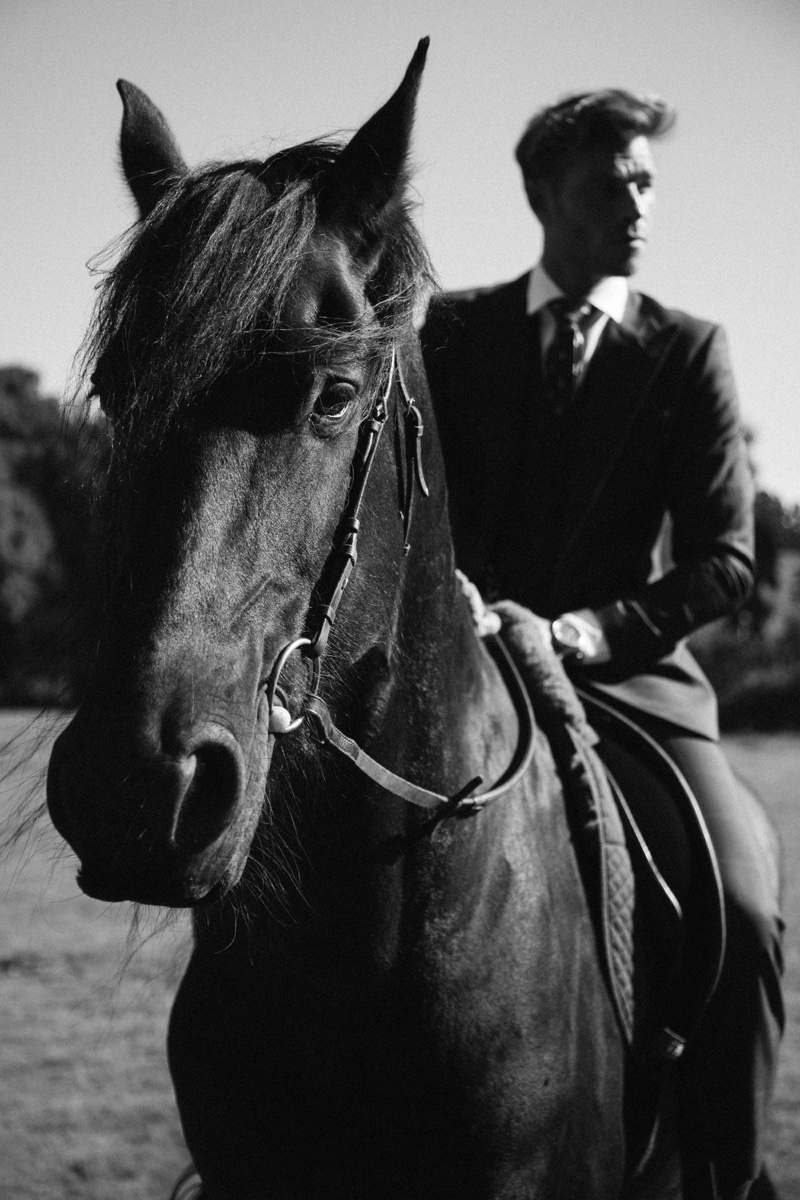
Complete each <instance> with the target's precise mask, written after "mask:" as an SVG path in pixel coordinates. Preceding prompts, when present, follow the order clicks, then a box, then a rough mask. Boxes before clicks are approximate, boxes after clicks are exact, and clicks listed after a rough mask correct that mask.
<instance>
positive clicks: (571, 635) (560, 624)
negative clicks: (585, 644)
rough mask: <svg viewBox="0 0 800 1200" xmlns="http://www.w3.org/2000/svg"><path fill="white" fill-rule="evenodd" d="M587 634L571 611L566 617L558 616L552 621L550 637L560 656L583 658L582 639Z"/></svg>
mask: <svg viewBox="0 0 800 1200" xmlns="http://www.w3.org/2000/svg"><path fill="white" fill-rule="evenodd" d="M584 635H585V630H584V629H583V626H582V625H581V624H579V623H578V622H577V621H576V620H574V619H573V618H572V617H571V616H570V615H569V613H568V614H567V615H566V616H564V617H556V619H555V621H551V623H550V637H551V639H552V642H553V649H554V650H555V652H556V654H557V655H558V656H559V658H573V659H577V660H579V659H581V658H583V651H582V649H581V641H582V639H583V637H584Z"/></svg>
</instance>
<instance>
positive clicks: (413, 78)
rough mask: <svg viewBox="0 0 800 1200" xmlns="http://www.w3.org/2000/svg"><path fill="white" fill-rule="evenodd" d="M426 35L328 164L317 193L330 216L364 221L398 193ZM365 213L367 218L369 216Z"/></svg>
mask: <svg viewBox="0 0 800 1200" xmlns="http://www.w3.org/2000/svg"><path fill="white" fill-rule="evenodd" d="M429 42H430V38H426V37H425V38H422V40H421V41H420V42H419V43H418V45H417V48H416V50H415V51H414V56H413V58H412V59H411V62H410V63H409V64H408V68H407V69H406V73H405V75H404V76H403V81H402V83H401V84H400V86H399V88H398V89H397V91H396V92H395V93H394V95H393V96H391V97H390V99H389V100H387V101H386V103H385V104H384V105H383V107H382V108H379V109H378V111H377V112H376V113H375V114H374V115H373V116H372V117H370V119H369V120H368V121H367V122H366V124H365V125H362V126H361V128H360V129H359V130H358V132H357V133H356V134H355V135H354V137H353V138H352V139H351V141H350V142H348V144H347V145H346V146H345V148H344V150H343V151H342V153H341V154H340V155H339V157H338V158H337V159H336V161H335V163H334V164H333V166H332V167H331V168H330V172H329V175H328V179H327V180H326V184H325V189H324V192H323V194H322V196H321V201H322V206H323V211H326V210H327V213H328V215H330V216H332V217H333V218H334V219H337V218H345V219H348V220H355V221H356V222H358V221H359V220H360V221H363V220H364V218H365V217H367V220H368V223H370V224H371V223H373V222H374V219H375V218H377V217H380V216H381V215H382V214H383V213H384V212H385V210H386V209H387V208H389V207H390V206H391V205H392V204H393V203H394V202H396V201H399V200H401V199H402V195H403V189H404V187H405V183H406V164H407V160H408V151H409V146H410V143H411V130H412V127H413V124H414V107H415V104H416V99H417V92H418V91H419V85H420V80H421V78H422V72H423V69H424V67H425V58H426V56H427V53H428V43H429ZM370 218H371V220H370Z"/></svg>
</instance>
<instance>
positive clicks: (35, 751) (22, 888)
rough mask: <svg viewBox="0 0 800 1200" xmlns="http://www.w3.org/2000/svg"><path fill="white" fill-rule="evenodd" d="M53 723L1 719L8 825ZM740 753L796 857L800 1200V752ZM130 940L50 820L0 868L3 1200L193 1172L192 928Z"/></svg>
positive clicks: (785, 1155) (736, 744)
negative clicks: (178, 1101) (7, 766)
mask: <svg viewBox="0 0 800 1200" xmlns="http://www.w3.org/2000/svg"><path fill="white" fill-rule="evenodd" d="M52 721H53V719H52V718H47V719H45V720H36V721H33V720H32V718H31V716H30V714H24V713H8V712H5V713H4V712H0V745H3V744H5V743H7V742H8V741H9V739H14V741H13V743H12V752H11V753H10V754H9V755H8V756H7V757H8V760H9V763H11V762H12V761H15V762H21V763H23V764H24V765H23V766H19V767H17V769H16V770H14V771H12V772H11V774H10V775H7V777H6V778H5V779H4V780H3V782H2V784H1V785H0V822H1V821H3V820H4V819H5V818H6V817H7V815H8V814H9V813H10V811H11V809H12V808H13V806H14V805H15V804H16V803H17V802H18V801H19V799H20V797H21V796H25V795H27V794H29V793H30V794H32V795H34V796H35V795H36V794H40V789H41V772H42V769H43V767H44V765H45V763H46V759H47V749H48V745H49V741H50V740H51V739H52V736H53V729H54V727H53V723H52ZM727 746H728V750H729V753H730V756H731V759H732V761H733V764H734V766H735V767H736V769H737V770H738V771H739V772H740V773H741V774H742V775H743V776H744V777H745V778H746V779H747V780H748V781H749V782H750V783H751V784H752V785H753V787H754V788H755V789H756V790H757V791H758V792H759V794H760V795H762V796H763V797H764V799H765V801H766V803H767V805H768V808H769V810H770V812H771V813H772V815H773V817H774V819H775V821H776V823H777V825H778V827H779V829H780V830H781V835H782V838H783V843H784V851H785V860H786V868H787V871H786V873H787V887H786V893H785V905H784V907H785V915H786V919H787V925H788V933H787V955H786V959H787V961H786V984H787V987H786V993H787V1001H788V1012H789V1027H788V1030H787V1036H786V1042H785V1049H784V1055H783V1064H782V1069H781V1076H780V1080H779V1088H778V1096H777V1102H776V1106H775V1115H774V1120H773V1127H772V1129H771V1131H770V1165H771V1168H772V1172H773V1175H774V1178H775V1180H776V1182H777V1183H778V1185H779V1189H780V1195H781V1197H782V1200H800V873H799V872H798V864H800V738H798V737H790V736H775V737H767V736H753V737H738V738H729V739H727ZM129 926H130V911H129V909H128V907H127V906H121V905H112V906H108V905H102V904H98V903H97V902H95V901H91V900H88V899H87V898H86V897H84V896H82V895H81V894H80V892H79V890H78V888H77V886H76V885H75V883H74V862H73V861H72V860H71V858H70V856H69V855H68V854H67V853H66V852H64V851H63V850H62V848H61V846H60V842H59V839H58V837H57V836H56V834H55V833H54V832H53V831H52V829H51V828H50V827H49V825H48V823H47V822H46V821H43V822H41V829H40V830H39V829H37V831H36V832H35V833H34V834H32V835H31V837H30V838H29V839H28V840H27V841H26V842H25V843H24V844H23V845H22V846H21V847H19V848H18V849H17V850H16V851H15V852H14V853H13V854H11V855H10V856H8V857H7V858H6V859H5V861H3V862H2V863H0V1030H2V1036H0V1079H2V1090H1V1091H0V1200H73V1198H75V1200H164V1198H165V1197H166V1196H168V1195H169V1191H170V1188H171V1186H172V1184H173V1182H174V1181H175V1179H176V1177H177V1176H178V1174H179V1173H180V1171H181V1169H182V1168H183V1167H184V1166H185V1164H186V1161H187V1155H186V1150H185V1147H184V1146H183V1142H182V1138H181V1132H180V1125H179V1122H178V1117H177V1113H176V1111H175V1106H174V1103H173V1100H172V1092H171V1087H170V1083H169V1078H168V1075H167V1069H166V1062H165V1054H164V1041H165V1036H166V1023H167V1014H168V1012H169V1006H170V1002H171V996H172V993H173V991H174V989H175V986H176V984H177V980H178V978H179V976H180V973H181V969H182V963H183V961H184V960H185V955H186V953H187V949H188V932H187V925H186V922H185V919H183V920H181V921H178V922H176V923H174V924H172V925H171V926H169V927H167V928H166V929H162V930H160V931H157V932H156V933H155V935H154V936H152V937H150V938H146V939H145V940H144V941H143V942H142V941H141V939H139V942H138V948H137V949H136V952H135V953H133V954H132V953H131V948H132V947H131V941H130V938H129ZM375 1200H380V1197H376V1198H375ZM409 1200H413V1197H409Z"/></svg>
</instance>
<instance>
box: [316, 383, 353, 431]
mask: <svg viewBox="0 0 800 1200" xmlns="http://www.w3.org/2000/svg"><path fill="white" fill-rule="evenodd" d="M355 398H356V389H355V388H354V386H353V384H352V383H346V382H345V380H343V379H332V380H330V381H329V382H328V383H326V384H325V386H324V387H323V389H322V391H321V392H320V394H319V396H317V399H316V403H315V404H314V410H313V413H312V420H313V421H315V422H317V423H319V422H320V421H324V422H325V423H326V424H327V425H332V424H335V423H336V422H337V421H341V420H342V419H343V418H344V417H345V415H346V414H347V411H348V409H349V408H350V405H351V404H352V403H353V401H354V400H355Z"/></svg>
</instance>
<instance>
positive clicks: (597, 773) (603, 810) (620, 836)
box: [493, 601, 636, 1047]
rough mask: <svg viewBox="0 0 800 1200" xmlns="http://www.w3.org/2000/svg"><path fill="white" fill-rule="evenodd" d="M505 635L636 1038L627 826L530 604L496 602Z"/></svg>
mask: <svg viewBox="0 0 800 1200" xmlns="http://www.w3.org/2000/svg"><path fill="white" fill-rule="evenodd" d="M493 611H494V612H497V613H498V615H499V616H500V619H501V622H502V628H501V636H502V638H503V641H504V642H505V644H506V646H507V647H508V649H509V652H510V653H511V656H512V658H513V659H514V662H515V663H516V665H517V668H518V670H519V672H520V674H521V676H522V678H523V681H524V682H525V685H526V687H527V688H528V691H529V694H530V698H531V703H532V704H533V709H534V712H535V714H536V719H537V721H538V722H539V724H540V726H541V728H542V730H543V732H544V733H545V734H546V736H547V738H548V741H549V743H550V747H551V750H552V752H553V757H554V760H555V764H556V768H557V770H558V772H559V775H560V776H561V780H562V783H563V787H564V797H565V802H566V806H567V819H568V823H569V826H570V831H571V833H572V837H573V842H574V844H575V847H576V851H577V855H578V860H579V866H580V869H581V876H582V878H583V883H584V887H585V889H586V893H587V898H588V902H589V907H590V911H591V914H592V919H593V922H594V925H595V931H596V934H597V939H598V943H599V946H600V952H601V962H602V966H603V969H604V973H605V976H606V981H607V984H608V988H609V992H610V994H611V998H612V1001H613V1004H614V1010H615V1013H616V1016H617V1021H618V1023H619V1027H620V1030H621V1032H622V1036H623V1038H624V1039H625V1042H626V1044H627V1045H628V1046H629V1047H630V1046H632V1045H633V1043H634V1038H635V1033H636V1026H635V1017H636V1006H635V992H634V976H633V962H634V924H633V917H634V900H635V885H634V875H633V868H632V865H631V859H630V855H629V853H628V849H627V845H626V841H625V831H624V828H623V825H622V821H621V819H620V815H619V812H618V811H617V806H616V803H615V800H614V795H613V791H612V788H611V785H610V783H609V780H608V777H607V775H606V772H605V769H604V768H603V765H602V763H601V761H600V759H599V757H598V756H597V753H596V752H595V750H594V749H593V746H594V745H595V744H596V742H597V735H596V734H595V733H594V731H593V730H592V728H591V727H590V725H589V724H588V722H587V720H586V714H585V712H584V709H583V706H582V704H581V702H580V700H579V699H578V697H577V696H576V694H575V691H574V688H573V687H572V684H571V682H570V681H569V679H568V677H567V675H566V672H565V671H564V668H563V666H562V664H561V661H560V659H559V658H558V657H557V656H556V654H555V653H554V652H553V650H552V648H551V646H550V645H549V643H545V640H544V638H543V637H542V634H541V633H540V625H539V623H538V622H537V619H536V618H535V617H534V615H533V614H532V613H531V612H530V611H529V610H528V609H526V608H523V607H522V606H521V605H519V604H514V603H513V602H512V601H503V602H501V603H500V604H496V605H494V606H493Z"/></svg>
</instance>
